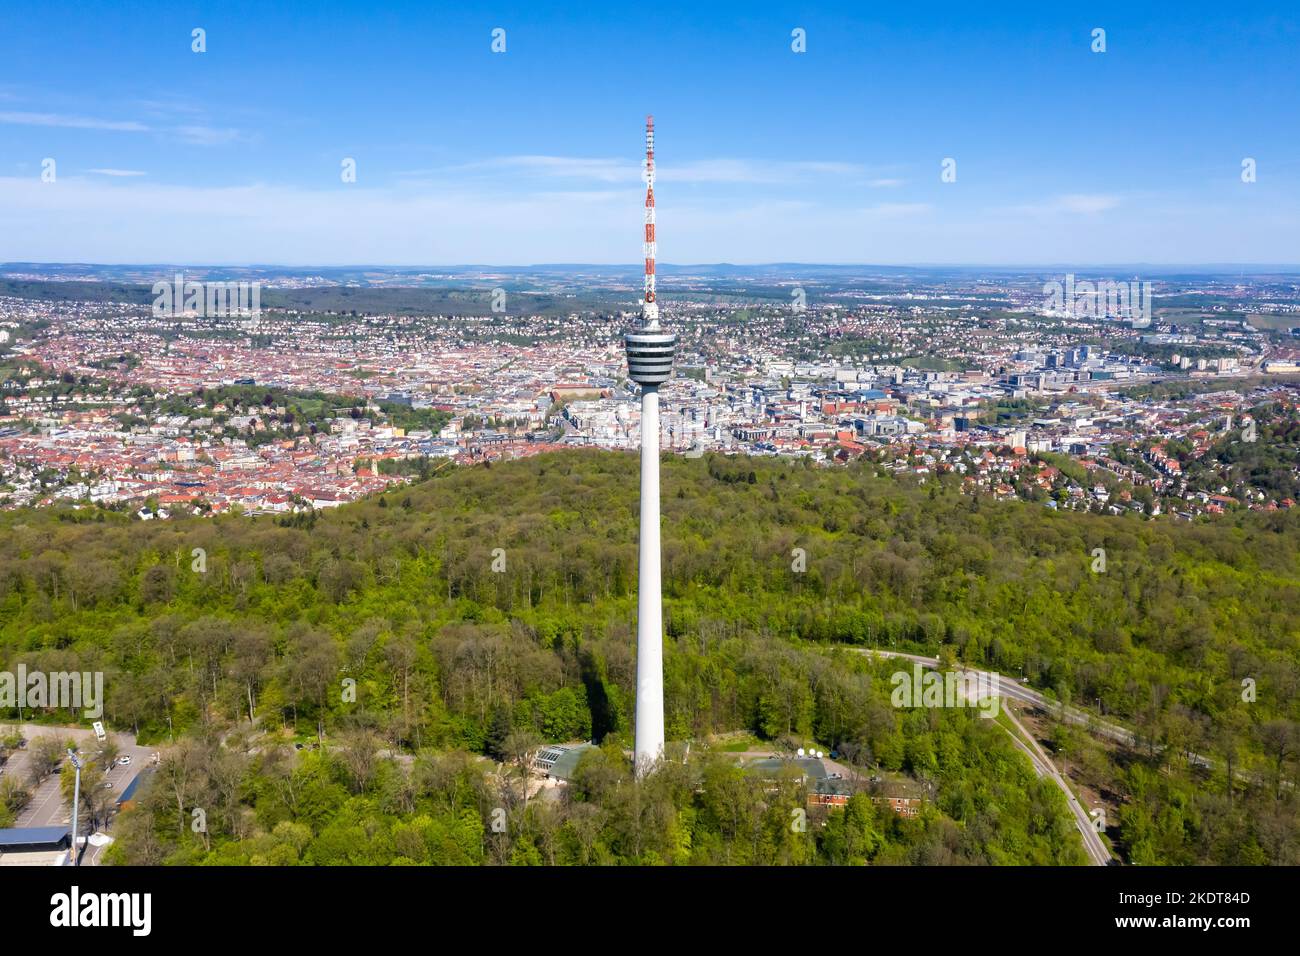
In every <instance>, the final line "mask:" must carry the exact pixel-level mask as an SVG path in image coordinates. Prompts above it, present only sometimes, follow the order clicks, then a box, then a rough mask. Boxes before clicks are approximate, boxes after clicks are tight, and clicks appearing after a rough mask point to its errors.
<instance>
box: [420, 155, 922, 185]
mask: <svg viewBox="0 0 1300 956" xmlns="http://www.w3.org/2000/svg"><path fill="white" fill-rule="evenodd" d="M501 171H515V172H519V173H523V174H532V175H535V176H537V177H549V178H555V179H585V180H592V181H597V182H605V183H619V182H626V183H631V182H638V181H640V180H641V178H642V166H641V164H640V163H635V162H629V161H627V160H624V159H604V158H588V157H578V156H528V155H524V156H498V157H494V158H492V159H484V160H479V161H477V162H472V163H462V164H460V165H456V166H447V167H444V168H442V169H413V170H406V171H403V172H400V173H398V174H397V175H398V176H399V177H401V178H409V177H419V178H425V177H431V176H447V175H451V176H454V175H456V174H459V173H471V174H472V173H479V172H501ZM864 172H865V170H864V168H863V167H862V166H859V165H857V164H854V163H841V162H834V161H823V160H798V161H781V160H755V159H703V160H697V161H695V162H690V163H669V164H666V165H665V164H660V165H659V166H658V167H657V169H656V175H657V177H658V179H659V181H660V182H674V183H747V184H779V183H790V182H800V181H807V180H811V179H817V178H829V179H834V178H845V177H850V176H856V175H861V174H862V173H864ZM900 182H901V181H900Z"/></svg>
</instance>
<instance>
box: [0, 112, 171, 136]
mask: <svg viewBox="0 0 1300 956" xmlns="http://www.w3.org/2000/svg"><path fill="white" fill-rule="evenodd" d="M0 123H10V124H13V125H16V126H62V127H66V128H68V129H106V130H118V131H121V132H127V133H147V132H148V131H149V127H148V126H145V125H144V124H143V123H137V122H136V121H135V120H102V119H95V118H93V117H89V116H69V115H67V114H64V113H26V112H0Z"/></svg>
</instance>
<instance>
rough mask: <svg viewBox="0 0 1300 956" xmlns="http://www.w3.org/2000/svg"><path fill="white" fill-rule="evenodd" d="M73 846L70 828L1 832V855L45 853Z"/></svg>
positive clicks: (13, 829) (32, 828) (19, 829)
mask: <svg viewBox="0 0 1300 956" xmlns="http://www.w3.org/2000/svg"><path fill="white" fill-rule="evenodd" d="M70 846H72V830H71V828H69V827H66V826H63V827H10V828H8V829H4V830H0V855H4V854H7V853H44V852H49V851H53V850H66V849H68V848H69V847H70Z"/></svg>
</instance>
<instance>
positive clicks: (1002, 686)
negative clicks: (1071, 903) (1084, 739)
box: [857, 648, 1127, 866]
mask: <svg viewBox="0 0 1300 956" xmlns="http://www.w3.org/2000/svg"><path fill="white" fill-rule="evenodd" d="M857 650H860V652H861V653H863V654H870V655H872V656H876V657H888V658H896V659H897V658H902V659H903V660H909V661H914V662H916V663H918V664H920V665H921V666H922V667H938V666H939V659H938V658H937V657H923V656H921V655H920V654H904V653H903V652H902V651H882V650H877V649H874V648H870V649H869V648H860V649H857ZM969 673H980V674H983V675H985V678H986V679H987V680H989V681H991V682H993V686H994V687H995V688H996V689H997V692H998V694H999V695H1000V696H1002V697H1008V698H1011V699H1012V700H1018V701H1021V702H1022V703H1031V704H1034V705H1035V706H1036V707H1043V708H1046V707H1047V706H1048V703H1049V702H1048V700H1047V698H1046V697H1043V695H1042V694H1039V693H1038V692H1037V691H1033V690H1030V689H1029V688H1027V687H1025V686H1024V685H1023V684H1021V683H1019V682H1018V681H1015V680H1012V679H1011V678H1009V677H1003V676H1002V675H1001V674H996V673H994V672H992V671H970V672H969ZM1053 706H1055V705H1053ZM1003 713H1005V714H1006V715H1007V717H1008V719H1010V721H1011V722H1012V723H1013V724H1014V725H1015V726H1016V728H1017V729H1018V730H1019V731H1020V732H1021V733H1022V734H1024V739H1021V738H1020V737H1019V736H1018V735H1017V734H1015V733H1014V732H1012V731H1011V730H1008V729H1007V728H1006V727H1003V728H1002V729H1003V730H1006V731H1007V734H1008V735H1009V736H1010V737H1011V739H1012V740H1013V741H1014V742H1015V744H1016V746H1017V747H1019V748H1020V750H1021V751H1023V752H1024V753H1025V754H1026V755H1027V756H1028V757H1029V760H1030V763H1032V764H1033V765H1034V772H1035V773H1037V774H1038V776H1040V777H1048V778H1050V779H1051V781H1052V782H1053V783H1055V784H1056V785H1057V786H1058V787H1060V788H1061V792H1062V793H1064V794H1065V799H1066V802H1067V803H1068V804H1069V806H1070V813H1071V815H1072V816H1073V817H1074V825H1075V826H1076V827H1077V828H1078V830H1079V835H1080V836H1081V837H1082V838H1083V849H1084V852H1086V853H1087V854H1088V859H1089V860H1090V861H1091V862H1092V864H1093V865H1094V866H1105V865H1107V864H1108V863H1109V862H1110V861H1111V859H1112V857H1111V853H1110V850H1109V849H1108V848H1107V846H1106V844H1105V842H1104V841H1103V840H1102V839H1101V837H1100V836H1099V835H1098V833H1097V830H1096V827H1095V826H1094V824H1093V822H1092V819H1091V818H1090V817H1089V816H1088V811H1086V810H1085V809H1084V808H1083V805H1082V804H1080V803H1079V799H1078V797H1076V796H1075V795H1074V791H1073V790H1071V789H1070V786H1069V784H1068V783H1066V781H1065V777H1064V776H1062V775H1061V772H1060V770H1058V769H1057V768H1056V764H1054V763H1052V759H1051V758H1050V757H1049V756H1048V755H1047V753H1046V751H1044V750H1043V748H1042V747H1040V746H1039V745H1038V741H1037V740H1035V739H1034V735H1033V734H1031V733H1030V732H1029V731H1028V730H1027V729H1026V728H1025V725H1024V724H1022V723H1021V722H1020V721H1019V720H1018V719H1017V718H1016V715H1015V714H1013V713H1012V712H1011V710H1010V709H1009V708H1003ZM1080 713H1081V712H1080ZM1084 716H1088V715H1084ZM1085 722H1086V723H1088V724H1089V726H1093V725H1094V722H1093V721H1092V720H1091V719H1089V720H1087V721H1085ZM999 726H1000V725H999ZM1102 726H1105V725H1102ZM1115 729H1117V730H1120V731H1121V732H1124V733H1127V731H1123V730H1122V728H1115ZM1026 740H1028V741H1029V743H1028V744H1026V743H1025V741H1026Z"/></svg>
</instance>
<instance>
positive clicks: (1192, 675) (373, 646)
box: [0, 451, 1300, 864]
mask: <svg viewBox="0 0 1300 956" xmlns="http://www.w3.org/2000/svg"><path fill="white" fill-rule="evenodd" d="M637 476H638V470H637V461H636V458H635V457H634V456H632V455H624V454H613V453H607V452H583V451H573V452H564V453H555V454H546V455H541V456H538V457H535V458H529V459H525V460H519V461H513V462H506V463H490V464H482V465H478V466H475V467H472V468H455V469H445V470H442V471H440V472H438V473H437V474H435V475H433V476H432V477H430V478H428V479H427V480H424V481H422V482H420V483H418V484H414V485H410V486H402V487H398V488H394V489H392V490H390V491H389V492H387V493H385V494H383V495H377V496H374V497H371V498H369V499H366V500H364V501H360V502H357V503H354V504H351V505H347V506H344V507H341V508H338V509H332V510H330V511H329V512H322V513H310V514H299V515H294V516H290V517H286V518H278V519H277V518H273V517H269V516H260V517H247V516H223V517H218V518H215V519H205V518H197V517H196V518H179V519H174V520H170V521H167V522H149V523H140V522H133V521H131V520H129V519H128V518H126V517H124V516H122V515H118V514H114V513H109V512H105V511H102V510H95V509H89V508H81V509H73V508H71V507H62V508H57V509H47V510H41V511H30V510H27V511H14V512H6V513H4V514H2V515H0V659H3V661H5V662H6V664H5V666H6V667H7V668H9V669H11V670H12V669H13V668H14V667H15V666H16V665H17V664H18V663H19V662H23V663H25V664H26V665H27V667H28V668H29V669H36V668H41V669H45V670H51V671H55V670H83V671H85V670H90V671H96V670H99V671H103V672H104V673H105V675H106V677H105V690H106V696H107V703H106V706H105V719H106V720H107V721H108V723H109V724H110V726H111V727H113V728H115V729H117V730H120V731H124V732H132V733H137V734H138V735H139V737H140V740H141V741H142V742H153V743H154V744H156V745H159V746H161V747H162V748H163V749H164V757H163V760H162V763H161V765H160V767H159V768H158V770H157V772H156V773H155V774H154V775H153V778H152V780H151V781H150V784H149V785H148V786H147V787H146V788H145V789H144V791H143V793H142V795H141V796H140V799H139V800H138V801H137V805H136V807H135V808H134V809H131V810H129V811H126V812H125V813H123V815H122V816H121V817H120V818H119V820H118V821H117V823H116V824H115V826H114V835H115V836H116V837H117V838H118V839H117V842H116V844H115V845H114V847H113V848H112V849H111V850H110V851H109V854H108V858H109V859H110V860H111V861H113V862H118V863H150V864H153V863H210V864H296V863H313V864H330V863H385V864H386V863H396V864H440V863H459V864H478V863H519V864H530V863H532V864H566V863H611V864H617V863H633V864H659V863H664V864H672V863H677V864H687V863H707V864H715V863H717V864H767V863H781V864H801V863H831V864H836V863H863V862H869V863H884V864H901V863H912V864H938V863H974V864H1078V863H1082V862H1084V857H1083V853H1082V849H1081V844H1080V840H1079V834H1078V832H1077V831H1076V830H1075V829H1074V825H1073V822H1072V820H1071V817H1070V815H1069V812H1068V809H1067V807H1066V802H1065V798H1064V796H1063V795H1062V794H1061V792H1060V791H1059V790H1058V789H1056V788H1055V787H1054V786H1053V785H1051V784H1050V783H1047V782H1044V781H1040V780H1039V779H1037V778H1036V777H1035V775H1034V772H1033V770H1032V768H1031V766H1030V764H1029V762H1028V760H1027V759H1026V758H1025V757H1024V756H1023V754H1021V753H1020V752H1019V751H1018V750H1017V749H1016V748H1015V746H1014V744H1013V743H1012V741H1011V739H1010V738H1009V737H1008V735H1007V734H1006V733H1004V732H1003V731H1002V730H1001V729H1000V728H999V727H998V726H997V724H996V722H995V721H988V720H983V719H981V718H979V717H978V716H976V715H975V713H974V712H973V711H970V710H966V709H961V708H937V709H903V708H895V707H893V706H891V704H890V684H889V680H888V675H889V674H890V673H891V672H892V671H893V670H895V669H896V666H895V665H893V664H890V663H889V662H886V661H873V660H871V659H869V658H867V657H865V656H864V655H862V654H858V653H855V652H854V648H861V647H884V648H893V649H895V650H907V651H914V652H925V653H929V654H939V655H941V656H943V657H945V658H947V659H949V660H953V661H960V662H965V663H968V664H971V665H978V666H982V667H988V668H991V669H994V670H997V671H1000V672H1001V673H1004V674H1007V675H1010V676H1019V675H1023V676H1024V678H1025V679H1026V680H1027V682H1028V683H1029V684H1030V685H1031V686H1033V687H1036V688H1038V689H1040V690H1042V691H1044V692H1045V693H1047V694H1049V695H1050V696H1051V697H1053V698H1054V699H1056V700H1058V701H1061V702H1065V703H1070V704H1073V705H1076V706H1079V707H1084V708H1089V709H1093V708H1100V709H1102V710H1104V712H1105V714H1106V718H1107V719H1108V720H1114V721H1117V722H1122V723H1123V724H1125V725H1126V726H1127V727H1129V728H1131V729H1133V730H1134V731H1135V732H1136V733H1137V734H1138V735H1139V738H1140V740H1141V742H1142V744H1143V745H1142V746H1139V747H1135V748H1132V749H1131V750H1130V749H1123V750H1117V751H1106V752H1103V753H1099V754H1098V753H1094V754H1093V759H1094V762H1095V763H1096V766H1095V767H1093V770H1094V771H1095V773H1096V774H1098V775H1099V776H1100V777H1101V778H1102V779H1104V780H1105V783H1106V786H1107V787H1108V788H1109V789H1110V790H1111V791H1113V793H1114V794H1115V797H1116V800H1117V801H1118V803H1119V804H1120V807H1121V809H1120V812H1119V819H1118V820H1114V821H1111V827H1110V829H1109V830H1108V832H1107V836H1108V838H1109V839H1110V841H1111V843H1112V845H1113V846H1114V848H1115V850H1116V852H1117V854H1118V855H1119V856H1120V857H1121V858H1123V859H1125V860H1128V861H1129V862H1135V863H1154V864H1162V863H1163V864H1186V863H1193V864H1195V863H1222V864H1246V863H1279V864H1282V863H1289V864H1295V863H1298V862H1300V820H1298V819H1297V808H1296V798H1295V789H1294V785H1293V781H1294V780H1295V778H1296V773H1297V766H1296V763H1297V759H1296V758H1297V749H1298V748H1300V733H1298V732H1297V720H1298V718H1300V707H1298V704H1297V689H1298V688H1300V624H1297V621H1298V620H1300V615H1298V613H1297V612H1300V515H1296V514H1294V513H1293V512H1275V513H1237V514H1232V515H1227V516H1223V517H1221V518H1219V519H1218V520H1214V521H1204V522H1175V521H1170V520H1155V521H1153V520H1145V519H1143V518H1141V517H1138V516H1122V517H1115V516H1100V515H1091V514H1086V513H1074V512H1066V513H1058V512H1054V511H1051V510H1049V509H1046V508H1044V507H1042V506H1041V505H1036V504H1032V503H1027V502H1020V501H1009V502H997V501H994V500H992V499H991V498H986V497H980V496H971V495H967V494H963V493H961V490H960V488H959V478H957V477H956V476H943V477H940V478H938V479H934V478H932V479H930V480H929V481H928V482H927V483H920V482H919V481H917V480H915V479H913V478H911V477H908V476H902V477H896V476H893V475H889V474H886V473H885V472H884V471H883V470H880V471H878V470H877V468H876V467H875V466H874V465H871V464H870V463H865V462H864V463H858V464H854V465H850V466H847V467H836V468H825V467H817V466H814V465H812V464H811V463H805V462H791V461H787V460H776V459H749V458H729V457H725V456H707V457H705V458H702V459H697V460H686V459H682V458H676V457H671V458H665V459H664V461H663V476H662V495H663V549H664V560H663V565H664V566H663V577H664V621H665V628H666V631H667V641H666V644H665V716H666V720H667V731H668V737H669V738H670V741H672V743H671V744H670V748H669V752H670V755H676V757H681V756H683V755H684V754H685V747H686V745H687V743H689V744H690V748H691V749H690V757H689V759H676V757H674V759H670V760H667V761H665V763H664V765H663V766H662V767H661V768H660V769H659V770H658V771H657V772H655V773H654V774H652V775H651V776H650V777H649V778H647V779H645V780H643V781H636V780H634V779H633V777H632V774H631V772H630V766H629V761H628V758H627V757H626V755H625V751H626V748H628V747H629V746H630V744H631V715H632V713H633V703H634V701H633V694H634V689H635V647H634V636H635V616H636V595H635V584H636V519H637V504H636V503H637ZM1096 549H1102V550H1103V551H1104V552H1105V561H1104V565H1103V566H1104V570H1103V571H1100V572H1098V571H1096V570H1094V569H1095V568H1096V567H1097V562H1096V558H1095V552H1096ZM800 554H802V555H803V557H802V558H798V555H800ZM797 568H803V570H796V569H797ZM1243 682H1248V683H1250V685H1251V687H1252V688H1253V693H1251V694H1249V695H1246V694H1244V693H1243V686H1244V685H1243ZM1247 697H1249V698H1250V699H1246V698H1247ZM18 716H19V715H18V714H17V712H16V711H14V710H10V711H8V712H5V711H0V723H4V722H13V721H15V720H16V719H17V718H18ZM32 716H33V715H31V714H30V713H28V714H24V715H23V718H24V719H28V720H30V719H31V718H32ZM37 716H38V717H40V718H41V719H45V720H48V721H51V722H69V721H71V720H73V719H74V716H75V715H73V714H70V713H68V712H66V711H63V712H58V711H50V712H48V713H45V714H41V715H37ZM734 731H745V732H747V733H749V734H752V735H753V736H755V737H757V738H758V739H759V740H760V741H762V742H763V744H764V746H765V747H767V748H769V749H770V750H773V751H776V750H779V749H781V748H783V747H785V746H787V744H788V743H789V742H791V741H798V742H806V743H814V742H815V744H816V745H817V746H819V747H822V748H824V749H826V750H832V749H834V750H836V751H838V752H839V753H840V754H843V755H848V756H851V757H852V760H853V763H854V764H855V765H857V766H860V767H862V768H863V769H864V772H865V773H867V774H875V773H879V774H891V775H899V776H903V777H907V778H910V779H911V780H913V781H915V782H916V784H917V785H918V786H919V787H921V788H922V790H923V792H924V793H926V794H927V799H926V802H925V805H924V806H923V808H922V810H921V812H920V813H919V814H918V815H917V816H916V817H913V818H904V817H899V816H896V815H895V814H894V813H893V812H892V811H891V810H889V808H888V807H887V806H884V805H881V804H879V803H874V802H873V801H872V800H871V799H870V798H869V794H868V793H866V792H864V793H862V794H860V795H858V796H855V797H854V798H853V799H851V800H850V801H849V804H848V806H847V807H845V808H843V809H836V810H832V811H830V812H829V813H827V812H826V811H824V810H821V809H816V810H808V823H807V826H806V828H799V827H794V826H792V825H791V821H792V819H797V817H798V813H796V811H799V810H801V809H802V808H804V807H805V806H806V798H807V794H806V793H804V792H803V790H802V787H803V785H802V784H801V783H800V782H799V780H798V778H797V775H795V774H782V775H781V776H780V777H779V778H778V779H771V778H759V777H756V776H755V775H753V774H750V773H746V772H744V771H742V770H740V769H738V768H737V766H736V763H735V761H734V760H733V759H730V758H729V757H728V756H727V754H726V753H725V752H724V751H723V750H722V749H721V748H719V747H715V746H712V745H711V744H710V740H711V739H712V738H713V736H714V735H718V734H724V733H730V732H734ZM169 734H170V735H174V738H175V743H174V745H169V743H170V738H169ZM585 739H591V740H593V741H594V742H595V743H596V744H598V745H599V746H598V747H597V748H595V749H593V750H591V751H589V752H588V753H587V754H586V755H585V756H584V757H583V759H582V761H581V763H580V764H579V767H578V770H577V772H576V775H575V777H574V780H573V781H572V783H571V785H570V786H569V787H567V788H566V789H565V790H564V791H563V793H562V795H561V796H560V797H559V798H551V797H542V796H540V795H538V796H532V797H531V798H529V797H528V796H525V795H524V790H523V789H522V788H520V787H518V786H517V785H515V784H516V783H517V781H518V779H519V777H520V776H521V775H522V774H523V773H524V772H525V771H524V767H525V765H526V763H527V759H528V757H529V756H530V755H531V754H532V753H534V752H535V751H536V748H537V746H538V743H539V742H541V741H547V742H558V741H577V740H585ZM1062 739H1065V735H1063V737H1062ZM1074 746H1075V745H1074V744H1073V742H1072V743H1071V747H1072V748H1073V747H1074ZM1192 754H1201V755H1205V756H1206V757H1208V758H1209V766H1203V765H1201V764H1200V763H1198V762H1197V761H1196V760H1194V759H1192V757H1191V755H1192ZM3 796H4V797H5V799H6V801H7V802H8V803H10V804H14V803H18V802H20V801H21V799H22V797H21V794H19V793H13V792H6V793H5V794H4V795H3ZM196 808H198V809H202V810H203V812H204V815H205V818H206V827H205V828H204V829H203V830H202V831H201V832H196V831H195V829H194V828H193V826H192V819H193V811H194V810H195V809H196ZM5 812H7V811H6V809H4V807H3V805H0V815H2V814H4V813H5ZM8 812H12V806H11V807H10V809H9V811H8ZM0 825H3V822H2V821H0Z"/></svg>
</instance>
